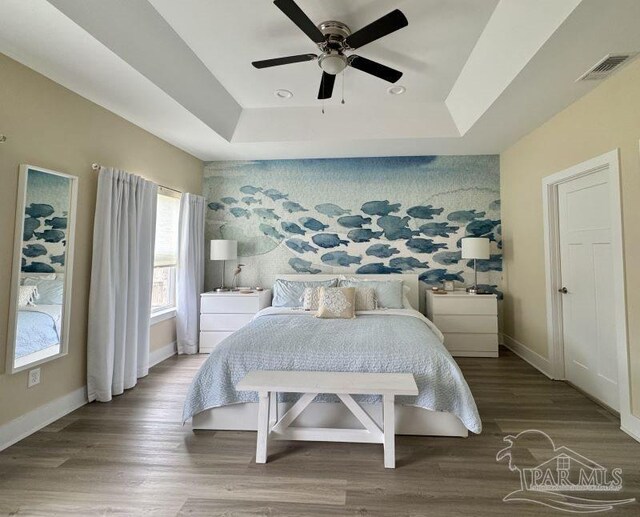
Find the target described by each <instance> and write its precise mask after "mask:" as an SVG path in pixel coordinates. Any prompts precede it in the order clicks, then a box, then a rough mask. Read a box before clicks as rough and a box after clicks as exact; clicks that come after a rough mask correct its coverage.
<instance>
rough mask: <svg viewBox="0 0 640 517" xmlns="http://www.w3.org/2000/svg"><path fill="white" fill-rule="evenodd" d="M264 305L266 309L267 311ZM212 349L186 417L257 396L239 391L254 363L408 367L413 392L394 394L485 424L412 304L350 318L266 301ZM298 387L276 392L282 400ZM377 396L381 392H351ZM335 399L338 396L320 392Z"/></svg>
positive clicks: (340, 368)
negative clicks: (276, 307) (325, 316)
mask: <svg viewBox="0 0 640 517" xmlns="http://www.w3.org/2000/svg"><path fill="white" fill-rule="evenodd" d="M265 311H266V313H265ZM265 311H263V312H262V313H259V314H258V316H257V317H256V318H255V319H254V320H253V321H251V322H250V323H249V324H248V325H246V326H245V327H243V328H241V329H240V330H238V331H237V332H235V333H234V334H232V335H231V336H229V337H228V338H226V339H225V340H224V341H223V342H222V343H220V344H219V345H218V346H217V347H216V348H215V349H214V351H213V352H212V353H211V354H210V355H209V357H208V358H207V360H206V361H205V363H204V364H203V365H202V367H201V368H200V370H199V371H198V373H197V374H196V376H195V378H194V379H193V382H192V383H191V386H190V388H189V391H188V394H187V399H186V401H185V404H184V410H183V421H186V420H188V419H189V418H191V417H192V416H193V415H195V414H197V413H200V412H201V411H204V410H206V409H210V408H214V407H220V406H226V405H229V404H236V403H243V402H257V401H258V396H257V393H255V392H241V391H236V389H235V386H236V384H237V383H238V382H239V381H240V380H241V379H242V378H243V377H244V376H245V375H246V374H247V373H248V372H249V371H251V370H303V371H336V372H393V373H401V372H409V373H413V375H414V377H415V380H416V384H417V386H418V389H419V394H418V396H417V397H397V401H398V402H400V403H403V404H407V405H413V406H418V407H421V408H425V409H431V410H435V411H446V412H449V413H453V414H454V415H456V416H457V417H458V418H459V419H460V420H461V422H462V423H463V424H464V425H465V427H466V428H467V429H468V430H469V431H472V432H474V433H480V432H481V431H482V422H481V420H480V416H479V414H478V410H477V408H476V404H475V401H474V399H473V396H472V395H471V391H470V390H469V386H468V385H467V383H466V381H465V379H464V377H463V376H462V372H461V371H460V369H459V367H458V365H457V364H456V362H455V361H454V360H453V358H452V357H451V355H450V354H449V352H448V351H447V350H446V348H445V347H444V345H443V344H442V342H441V341H440V339H439V338H438V337H437V335H436V334H435V333H434V332H433V331H432V330H431V329H430V328H429V326H428V325H427V323H426V319H425V318H424V317H423V316H422V315H420V314H419V313H418V312H417V311H412V310H400V311H388V312H385V311H376V312H379V313H380V314H370V313H367V314H359V315H358V317H357V318H355V319H349V320H343V319H320V318H315V317H314V316H313V315H312V314H309V313H304V312H301V311H299V312H298V313H293V311H288V312H287V311H282V312H278V311H274V310H273V309H271V310H269V309H266V310H265ZM296 398H297V396H296V395H286V394H284V395H281V399H280V400H281V401H287V400H295V399H296ZM354 398H356V399H357V400H359V401H360V402H363V403H378V402H379V401H380V397H377V396H358V397H354ZM316 400H317V401H322V400H324V401H334V400H337V399H336V398H335V397H331V396H324V397H322V398H321V397H320V396H319V397H318V399H316Z"/></svg>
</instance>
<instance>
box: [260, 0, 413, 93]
mask: <svg viewBox="0 0 640 517" xmlns="http://www.w3.org/2000/svg"><path fill="white" fill-rule="evenodd" d="M273 3H274V4H275V6H276V7H277V8H278V9H280V10H281V11H282V12H283V13H284V14H285V15H286V16H287V17H288V18H289V19H290V20H291V21H292V22H293V23H295V24H296V25H297V26H298V27H299V28H300V30H302V32H304V33H305V34H306V35H307V36H308V37H309V38H310V39H311V40H312V41H313V42H314V43H315V44H316V45H317V46H318V49H319V50H320V55H316V54H299V55H296V56H287V57H278V58H275V59H265V60H262V61H254V62H253V63H252V64H253V66H255V67H256V68H269V67H272V66H280V65H289V64H291V63H301V62H303V61H313V60H316V59H317V60H318V65H320V68H322V79H321V81H320V90H319V92H318V99H330V98H331V95H332V94H333V85H334V83H335V81H336V75H337V74H339V73H341V72H342V71H343V70H344V69H345V68H346V67H348V66H350V67H352V68H357V69H358V70H360V71H362V72H365V73H367V74H371V75H374V76H375V77H379V78H380V79H383V80H385V81H388V82H390V83H395V82H396V81H398V80H399V79H400V78H401V77H402V72H399V71H398V70H394V69H393V68H390V67H388V66H385V65H383V64H380V63H377V62H375V61H371V60H370V59H367V58H366V57H362V56H357V55H355V54H351V55H349V56H347V55H346V54H347V52H350V51H352V50H356V49H358V48H360V47H363V46H364V45H366V44H367V43H371V42H372V41H375V40H377V39H380V38H382V37H384V36H386V35H388V34H391V33H392V32H395V31H397V30H399V29H402V28H403V27H406V26H407V25H409V22H408V20H407V18H406V16H405V15H404V14H403V13H402V11H400V10H399V9H395V10H393V11H391V12H390V13H389V14H386V15H385V16H383V17H382V18H379V19H378V20H376V21H375V22H372V23H370V24H369V25H367V26H365V27H363V28H362V29H360V30H358V31H356V32H354V33H351V30H350V29H349V27H347V26H346V25H345V24H344V23H342V22H338V21H326V22H322V23H320V24H319V25H317V26H316V25H314V23H313V22H312V21H311V20H310V19H309V17H308V16H307V15H306V14H305V13H304V12H303V11H302V9H300V7H299V6H298V5H297V4H296V3H295V2H294V1H293V0H275V1H274V2H273Z"/></svg>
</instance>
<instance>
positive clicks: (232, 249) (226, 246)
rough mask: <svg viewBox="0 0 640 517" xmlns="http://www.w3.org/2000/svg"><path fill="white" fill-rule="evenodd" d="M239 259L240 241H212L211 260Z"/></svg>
mask: <svg viewBox="0 0 640 517" xmlns="http://www.w3.org/2000/svg"><path fill="white" fill-rule="evenodd" d="M237 258H238V241H228V240H222V239H220V240H212V241H211V260H234V259H237Z"/></svg>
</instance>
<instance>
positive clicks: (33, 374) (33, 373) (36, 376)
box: [27, 368, 40, 388]
mask: <svg viewBox="0 0 640 517" xmlns="http://www.w3.org/2000/svg"><path fill="white" fill-rule="evenodd" d="M36 384H40V368H34V369H33V370H29V381H28V383H27V388H31V387H33V386H35V385H36Z"/></svg>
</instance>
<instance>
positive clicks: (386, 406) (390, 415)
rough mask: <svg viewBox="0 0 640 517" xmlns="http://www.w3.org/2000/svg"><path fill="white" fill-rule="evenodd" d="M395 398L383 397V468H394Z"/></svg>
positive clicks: (390, 396)
mask: <svg viewBox="0 0 640 517" xmlns="http://www.w3.org/2000/svg"><path fill="white" fill-rule="evenodd" d="M394 399H395V397H394V396H393V395H384V397H383V416H382V418H383V426H384V467H385V468H387V469H395V468H396V417H395V400H394Z"/></svg>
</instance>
